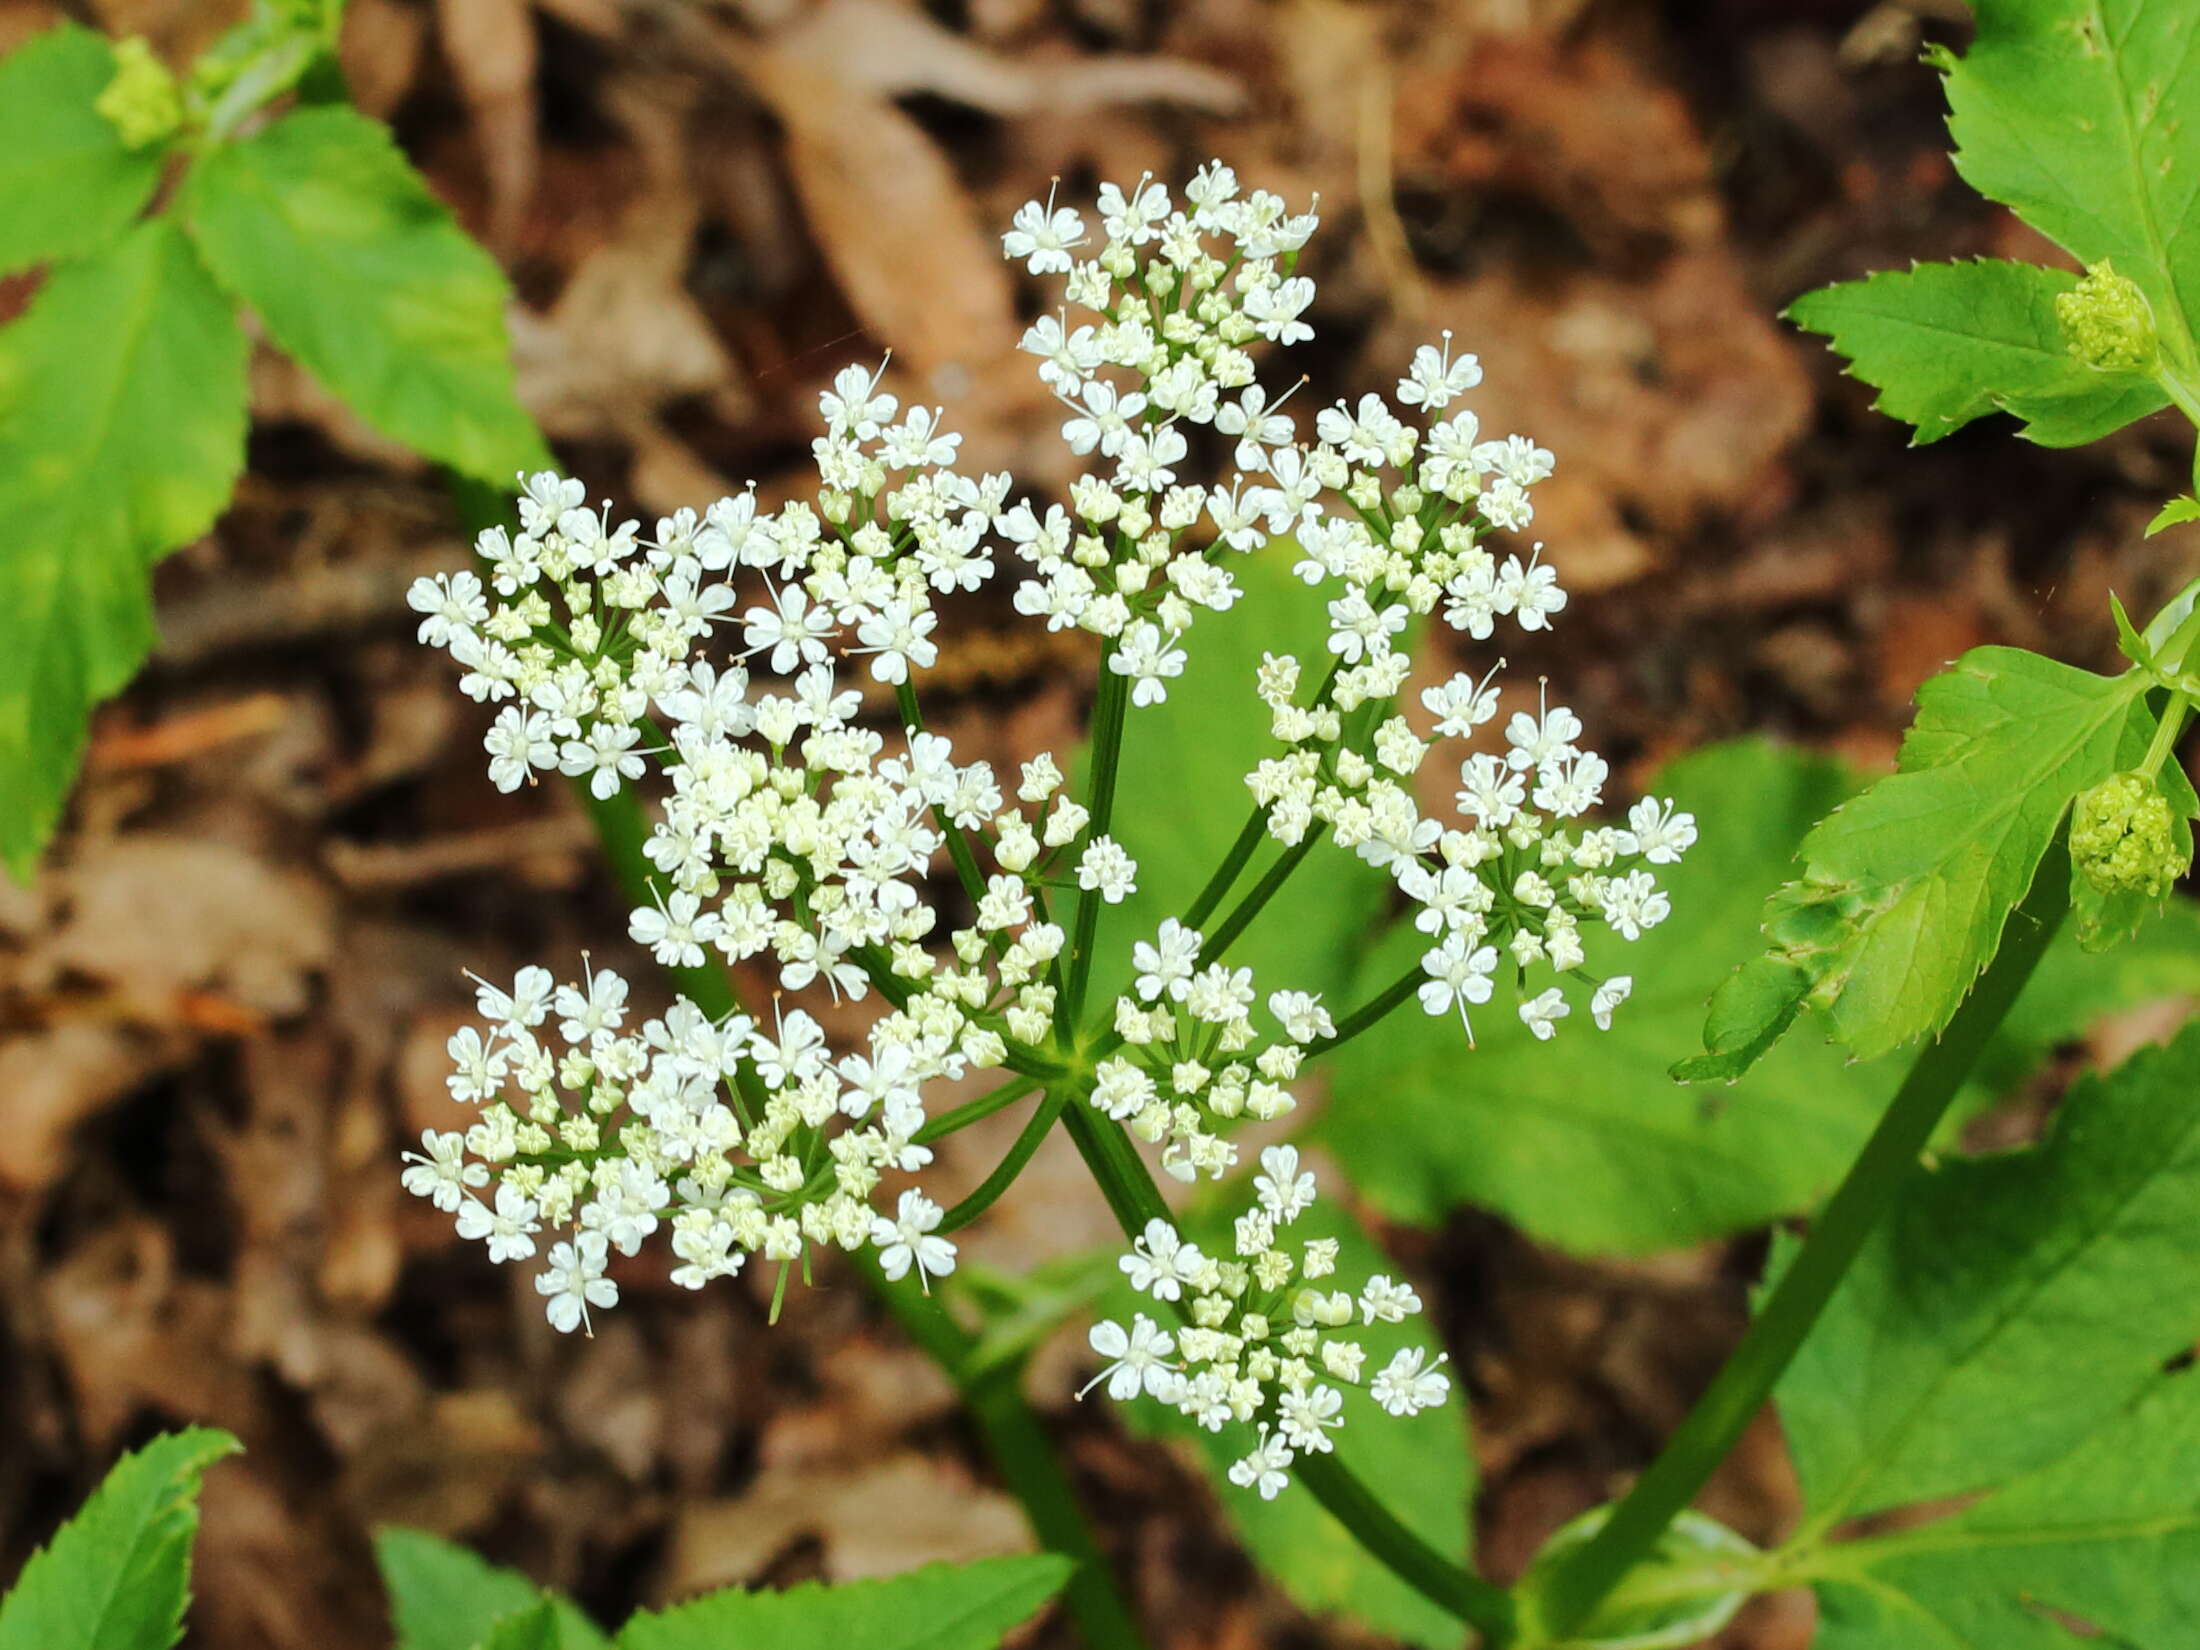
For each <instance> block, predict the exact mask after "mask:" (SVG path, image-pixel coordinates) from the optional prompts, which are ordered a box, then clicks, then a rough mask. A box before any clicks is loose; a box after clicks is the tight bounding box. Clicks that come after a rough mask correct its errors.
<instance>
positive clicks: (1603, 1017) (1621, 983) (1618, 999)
mask: <svg viewBox="0 0 2200 1650" xmlns="http://www.w3.org/2000/svg"><path fill="white" fill-rule="evenodd" d="M1634 989H1635V982H1634V979H1633V977H1632V976H1630V975H1626V974H1615V975H1613V976H1612V977H1611V978H1610V979H1608V980H1606V981H1605V982H1604V983H1603V984H1602V985H1600V986H1598V987H1597V989H1596V994H1595V995H1594V996H1592V997H1591V998H1590V999H1589V1017H1590V1018H1591V1019H1593V1020H1595V1021H1596V1023H1597V1030H1599V1031H1610V1030H1611V1029H1612V1011H1613V1010H1614V1009H1616V1008H1618V1007H1619V1005H1620V1004H1621V1003H1624V1002H1625V1001H1626V1000H1627V999H1628V997H1630V996H1631V995H1632V994H1633V993H1634Z"/></svg>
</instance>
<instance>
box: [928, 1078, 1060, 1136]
mask: <svg viewBox="0 0 2200 1650" xmlns="http://www.w3.org/2000/svg"><path fill="white" fill-rule="evenodd" d="M1040 1082H1041V1079H1040V1078H1037V1077H1012V1078H1010V1079H1009V1080H1008V1081H1007V1082H1005V1083H1003V1084H1001V1085H1000V1087H998V1088H995V1089H988V1090H987V1091H986V1092H985V1093H983V1094H981V1095H979V1096H978V1098H977V1099H975V1100H966V1101H964V1102H963V1103H962V1104H961V1105H959V1106H957V1107H956V1108H955V1109H954V1110H953V1111H943V1112H941V1113H940V1114H939V1116H937V1117H935V1118H933V1119H932V1120H931V1121H930V1122H929V1123H927V1124H925V1125H924V1127H923V1128H921V1129H919V1130H917V1132H916V1133H915V1135H913V1136H912V1137H911V1138H912V1139H914V1140H915V1141H916V1143H917V1144H918V1145H920V1146H929V1145H930V1144H932V1142H933V1141H935V1140H938V1139H941V1138H943V1137H944V1136H947V1135H950V1134H953V1133H954V1132H955V1131H956V1130H958V1129H967V1128H968V1127H970V1125H971V1124H973V1123H976V1122H978V1121H980V1120H981V1119H983V1118H987V1117H991V1116H992V1115H993V1114H994V1113H995V1112H997V1111H1002V1110H1005V1109H1006V1108H1008V1107H1010V1106H1013V1105H1014V1104H1015V1103H1016V1102H1017V1101H1019V1100H1021V1099H1022V1098H1023V1097H1024V1096H1025V1095H1027V1094H1029V1093H1030V1092H1031V1091H1032V1090H1033V1089H1035V1088H1037V1087H1038V1086H1039V1084H1040Z"/></svg>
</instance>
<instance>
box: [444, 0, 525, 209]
mask: <svg viewBox="0 0 2200 1650" xmlns="http://www.w3.org/2000/svg"><path fill="white" fill-rule="evenodd" d="M436 27H437V30H438V32H439V33H440V35H441V37H442V42H443V57H444V61H446V62H447V63H449V64H450V66H451V74H452V77H453V78H454V79H456V80H457V82H458V90H459V95H460V96H461V97H463V98H464V99H465V100H466V108H467V111H468V112H469V113H470V114H471V115H472V116H473V122H474V137H475V140H476V142H477V143H478V144H479V145H480V148H481V162H482V170H483V172H484V173H485V174H486V175H487V177H488V181H489V234H488V240H489V244H490V245H491V246H492V247H495V248H497V249H498V250H500V251H509V250H510V248H511V246H512V244H513V242H514V240H515V239H516V238H517V236H518V232H519V226H520V220H521V218H522V217H523V216H524V215H525V214H526V211H527V203H528V199H529V197H530V196H531V195H532V194H533V193H534V188H535V170H536V160H537V155H536V150H535V116H536V109H535V20H534V16H533V11H532V8H531V7H530V5H529V4H528V0H436Z"/></svg>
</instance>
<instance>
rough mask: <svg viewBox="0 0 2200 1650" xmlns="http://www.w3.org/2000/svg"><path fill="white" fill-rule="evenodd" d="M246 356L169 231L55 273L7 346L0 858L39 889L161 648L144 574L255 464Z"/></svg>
mask: <svg viewBox="0 0 2200 1650" xmlns="http://www.w3.org/2000/svg"><path fill="white" fill-rule="evenodd" d="M244 365H245V341H244V334H243V333H242V332H240V331H239V330H238V327H237V322H236V317H235V316H234V315H232V314H231V312H230V306H229V302H228V300H227V299H225V298H224V297H223V296H222V294H221V292H220V291H219V290H218V289H217V288H216V287H215V285H214V283H213V281H212V280H211V279H210V278H209V277H208V276H207V273H206V271H205V270H204V269H203V268H202V267H201V266H200V264H199V261H198V258H197V256H196V254H194V253H193V251H192V250H191V245H190V242H189V241H188V240H187V239H185V237H184V235H183V234H182V232H181V231H180V230H178V229H177V228H176V227H175V226H174V225H173V224H171V223H169V222H167V221H166V220H164V219H150V220H148V221H147V222H145V223H142V224H140V225H138V226H137V227H136V228H135V229H132V230H131V231H129V233H128V234H127V235H125V236H124V237H123V239H122V240H120V241H119V242H117V243H116V244H115V245H114V246H112V247H109V248H108V249H107V250H105V251H103V252H101V253H99V254H97V255H96V256H94V257H91V258H86V259H82V260H79V261H76V262H73V263H68V264H64V265H62V266H61V267H60V268H58V269H56V270H55V271H54V272H53V274H52V276H51V277H50V278H49V279H48V280H47V282H46V284H45V285H44V287H42V288H41V289H40V291H39V294H38V297H37V299H36V301H35V302H34V303H33V304H32V305H31V308H30V310H29V312H28V313H27V314H26V315H25V316H24V317H23V318H22V319H21V320H20V321H18V322H16V324H15V325H13V326H11V327H9V328H7V329H6V330H5V331H0V512H4V513H5V516H6V519H7V520H8V522H9V523H10V529H9V532H8V536H7V540H6V543H5V547H4V548H0V575H4V578H5V584H6V588H7V592H8V601H7V604H6V607H5V610H4V612H0V791H4V792H5V793H6V795H7V797H8V806H7V807H6V808H4V809H0V854H4V855H5V856H6V859H7V862H8V864H9V865H10V867H11V868H12V869H13V870H14V871H15V872H16V874H17V875H18V876H22V875H25V874H27V873H28V871H29V868H30V866H31V864H32V862H33V861H34V860H35V859H36V857H37V854H38V851H39V849H40V848H41V847H42V846H43V845H44V843H45V840H46V838H47V836H48V835H50V834H51V832H52V830H53V825H54V821H55V819H56V817H57V816H58V815H59V813H60V809H61V799H62V796H63V794H64V793H65V792H66V790H67V788H68V783H69V779H70V777H71V775H72V774H73V773H74V772H75V769H76V762H77V758H78V755H79V753H80V752H81V751H82V749H83V744H84V721H85V716H86V714H87V712H88V711H89V710H90V709H91V707H92V705H93V704H95V703H96V702H97V701H99V700H101V699H103V698H105V697H106V696H107V695H109V694H111V693H113V692H114V691H115V690H116V689H118V688H120V687H121V686H122V684H123V683H124V682H126V681H128V680H129V678H130V676H131V674H132V673H133V672H134V671H135V670H136V669H137V666H138V663H139V661H141V660H142V659H143V658H144V657H145V654H146V652H147V650H148V649H149V648H150V647H151V646H152V642H153V614H152V605H151V599H150V595H149V591H148V585H147V576H148V569H149V568H150V567H151V565H152V563H153V562H154V560H155V559H156V558H158V557H159V556H161V555H162V554H164V553H165V552H167V551H169V550H172V549H174V548H175V547H176V546H178V545H180V544H183V543H185V542H186V541H188V540H190V539H192V538H194V537H196V536H197V535H198V534H200V533H202V532H204V531H205V530H206V529H207V528H208V527H209V526H210V525H212V523H213V520H214V518H215V516H216V515H218V514H219V513H220V512H221V509H222V507H223V506H224V505H225V504H226V503H227V502H228V501H229V494H230V489H231V488H232V487H233V486H234V485H235V482H236V477H237V473H238V471H239V470H240V469H241V468H242V467H243V463H244V429H245V382H244Z"/></svg>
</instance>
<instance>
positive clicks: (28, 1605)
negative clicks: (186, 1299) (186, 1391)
mask: <svg viewBox="0 0 2200 1650" xmlns="http://www.w3.org/2000/svg"><path fill="white" fill-rule="evenodd" d="M239 1448H240V1446H239V1445H238V1443H237V1440H236V1439H234V1438H232V1437H231V1436H230V1435H229V1434H228V1433H226V1432H216V1431H212V1430H209V1429H206V1428H199V1427H194V1428H192V1429H191V1430H189V1431H187V1432H172V1433H169V1434H167V1435H166V1436H164V1437H160V1438H156V1439H154V1440H153V1441H152V1442H151V1443H150V1444H147V1445H146V1446H145V1447H144V1448H143V1449H141V1450H139V1451H137V1452H136V1453H135V1454H133V1455H126V1456H124V1457H123V1458H122V1459H121V1460H120V1461H118V1462H116V1463H115V1467H114V1470H113V1471H112V1472H110V1473H108V1474H107V1477H106V1480H105V1481H104V1482H103V1483H102V1484H101V1485H100V1486H99V1488H98V1489H96V1490H94V1491H93V1492H92V1497H91V1499H90V1500H89V1501H87V1502H85V1503H84V1505H83V1507H82V1509H81V1510H80V1511H79V1512H78V1513H77V1515H76V1516H75V1517H74V1518H72V1519H70V1520H69V1522H68V1523H67V1524H65V1525H63V1526H62V1528H61V1532H60V1533H59V1534H58V1535H56V1536H55V1537H54V1538H53V1540H52V1542H51V1543H50V1544H48V1545H47V1546H46V1547H45V1548H44V1549H42V1550H41V1551H39V1552H37V1553H34V1554H32V1555H31V1561H30V1563H28V1564H26V1565H25V1566H24V1567H23V1573H22V1575H21V1576H19V1577H18V1578H17V1579H16V1583H15V1587H14V1589H13V1590H12V1591H11V1592H10V1593H9V1594H8V1596H7V1598H6V1600H5V1601H4V1602H0V1650H168V1646H170V1645H172V1644H174V1643H175V1642H176V1641H177V1640H178V1639H179V1638H181V1637H182V1636H183V1611H184V1607H185V1606H186V1605H187V1604H189V1603H190V1601H191V1538H192V1537H193V1536H195V1535H196V1534H197V1533H198V1528H199V1508H198V1495H199V1480H200V1478H201V1477H202V1476H204V1474H205V1472H206V1469H207V1468H208V1467H210V1466H212V1465H213V1464H214V1463H215V1462H216V1461H219V1460H220V1459H221V1458H222V1457H223V1456H225V1455H234V1454H236V1453H237V1451H238V1449H239Z"/></svg>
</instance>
